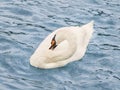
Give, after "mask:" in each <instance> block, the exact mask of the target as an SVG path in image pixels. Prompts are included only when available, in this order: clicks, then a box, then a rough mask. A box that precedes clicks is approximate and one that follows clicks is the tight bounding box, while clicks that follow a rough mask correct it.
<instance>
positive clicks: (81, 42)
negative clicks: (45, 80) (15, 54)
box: [30, 21, 94, 69]
mask: <svg viewBox="0 0 120 90" xmlns="http://www.w3.org/2000/svg"><path fill="white" fill-rule="evenodd" d="M93 23H94V22H93V21H91V22H90V23H88V24H86V25H83V26H82V27H78V26H76V27H63V28H60V29H57V30H56V31H54V32H53V33H51V34H50V35H48V36H47V37H46V39H45V40H44V41H43V42H42V43H41V44H40V45H39V47H38V48H37V49H36V51H35V52H34V54H33V55H32V56H31V58H30V64H31V65H32V66H34V67H38V68H43V69H50V68H57V67H62V66H64V65H66V64H68V63H70V62H73V61H76V60H80V59H81V58H82V57H83V56H84V54H85V51H86V48H87V46H88V43H89V40H90V38H91V36H92V33H93Z"/></svg>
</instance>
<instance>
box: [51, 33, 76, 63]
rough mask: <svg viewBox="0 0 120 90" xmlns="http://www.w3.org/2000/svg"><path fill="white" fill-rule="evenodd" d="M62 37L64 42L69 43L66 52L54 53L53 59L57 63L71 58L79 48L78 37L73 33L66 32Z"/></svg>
mask: <svg viewBox="0 0 120 90" xmlns="http://www.w3.org/2000/svg"><path fill="white" fill-rule="evenodd" d="M61 37H62V41H64V40H66V41H67V42H68V47H67V48H66V49H65V50H59V51H57V50H56V51H53V52H54V53H52V54H53V57H51V59H52V60H54V61H56V62H57V61H60V60H66V59H68V58H70V57H71V56H72V55H73V54H74V53H75V51H76V48H77V42H76V41H77V40H76V36H75V35H74V34H73V33H72V32H69V31H68V32H65V33H64V34H63V35H62V36H61ZM62 41H61V42H62Z"/></svg>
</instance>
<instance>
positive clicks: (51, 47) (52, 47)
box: [49, 40, 57, 50]
mask: <svg viewBox="0 0 120 90" xmlns="http://www.w3.org/2000/svg"><path fill="white" fill-rule="evenodd" d="M56 46H57V45H56V41H55V40H52V42H51V46H50V48H49V49H51V50H54V49H55V48H56Z"/></svg>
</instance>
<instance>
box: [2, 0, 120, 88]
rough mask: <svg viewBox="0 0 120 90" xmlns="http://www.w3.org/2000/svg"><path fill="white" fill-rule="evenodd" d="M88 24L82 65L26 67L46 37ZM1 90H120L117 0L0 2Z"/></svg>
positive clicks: (12, 0)
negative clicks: (88, 37) (92, 23)
mask: <svg viewBox="0 0 120 90" xmlns="http://www.w3.org/2000/svg"><path fill="white" fill-rule="evenodd" d="M91 20H94V21H95V26H94V28H95V32H94V34H93V37H92V39H91V41H90V44H89V46H88V49H87V52H86V54H85V56H84V57H83V58H82V60H80V61H76V62H73V63H70V64H68V65H67V66H65V67H62V68H57V69H51V70H42V69H37V68H34V67H32V66H31V65H30V64H29V57H30V56H31V55H32V53H33V52H34V50H35V49H36V48H37V46H38V45H39V43H40V42H41V41H42V40H43V39H44V38H45V37H46V36H47V35H48V34H49V33H51V32H52V31H54V30H55V29H57V28H60V27H64V26H77V25H79V26H81V25H83V24H85V23H88V22H89V21H91ZM0 90H120V0H0Z"/></svg>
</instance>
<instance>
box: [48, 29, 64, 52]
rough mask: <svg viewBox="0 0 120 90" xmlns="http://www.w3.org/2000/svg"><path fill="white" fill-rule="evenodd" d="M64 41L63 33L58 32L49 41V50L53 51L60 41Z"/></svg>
mask: <svg viewBox="0 0 120 90" xmlns="http://www.w3.org/2000/svg"><path fill="white" fill-rule="evenodd" d="M64 40H65V33H64V31H58V32H57V33H56V34H55V35H54V36H53V38H52V40H51V46H50V47H49V49H50V50H54V49H55V48H56V47H57V45H59V44H60V43H61V42H62V41H64Z"/></svg>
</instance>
